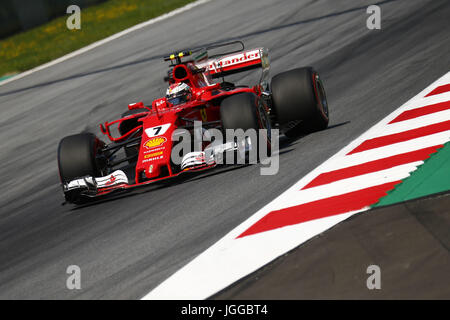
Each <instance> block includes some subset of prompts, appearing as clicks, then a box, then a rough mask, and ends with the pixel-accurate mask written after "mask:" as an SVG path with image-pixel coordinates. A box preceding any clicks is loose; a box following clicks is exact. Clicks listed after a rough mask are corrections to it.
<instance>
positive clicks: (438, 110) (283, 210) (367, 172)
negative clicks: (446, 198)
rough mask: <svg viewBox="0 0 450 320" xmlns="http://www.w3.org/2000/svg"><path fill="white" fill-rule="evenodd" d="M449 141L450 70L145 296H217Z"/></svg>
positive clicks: (374, 197)
mask: <svg viewBox="0 0 450 320" xmlns="http://www.w3.org/2000/svg"><path fill="white" fill-rule="evenodd" d="M448 141H450V72H448V73H447V74H445V75H444V76H442V77H441V78H440V79H438V80H437V81H435V82H434V83H433V84H431V85H430V86H428V87H427V88H425V89H424V90H423V91H422V92H420V93H419V94H418V95H416V96H415V97H413V98H412V99H411V100H409V101H408V102H406V103H405V104H404V105H402V106H401V107H399V108H398V109H397V110H395V111H394V112H392V113H391V114H389V115H388V116H387V117H386V118H384V119H383V120H381V121H380V122H379V123H377V124H376V125H374V126H373V127H372V128H370V129H369V130H368V131H366V132H365V133H364V134H362V135H361V136H360V137H358V138H357V139H355V140H354V141H353V142H351V143H350V144H349V145H347V146H346V147H345V148H343V149H342V150H341V151H339V152H338V153H337V154H335V155H334V156H332V157H331V158H330V159H328V160H327V161H325V162H324V163H323V164H321V165H320V166H319V167H317V168H316V169H314V170H313V171H312V172H310V173H309V174H308V175H306V176H305V177H304V178H302V179H301V180H299V181H298V182H297V183H295V184H294V185H293V186H292V187H290V188H289V189H288V190H286V191H285V192H284V193H282V194H281V195H280V196H279V197H277V198H276V199H274V200H273V201H272V202H270V203H269V204H267V205H266V206H265V207H263V208H262V209H260V210H259V211H258V212H256V213H255V214H254V215H252V216H251V217H250V218H248V219H247V220H246V221H244V222H243V223H242V224H240V225H239V226H237V227H236V228H235V229H233V230H232V231H230V232H229V233H228V234H227V235H226V236H225V237H223V238H222V239H221V240H219V241H218V242H217V243H215V244H214V245H213V246H212V247H210V248H208V249H207V250H206V251H204V252H203V253H201V254H200V255H199V256H198V257H196V258H195V259H194V260H192V261H191V262H190V263H189V264H187V265H186V266H184V267H183V268H182V269H180V270H179V271H177V272H176V273H175V274H173V275H172V276H171V277H169V278H168V279H167V280H165V281H164V282H162V283H161V284H160V285H159V286H158V287H156V288H155V289H154V290H152V291H151V292H149V293H148V294H147V295H145V296H144V297H143V298H142V299H144V300H147V299H156V300H160V299H194V300H195V299H207V298H209V297H211V296H212V295H214V294H215V293H217V292H219V291H221V290H223V289H224V288H227V287H228V286H230V285H231V284H233V283H235V282H236V281H239V279H242V278H243V277H245V276H247V275H249V274H251V273H253V272H255V271H256V270H258V269H260V268H261V267H263V266H264V265H266V264H268V263H269V262H271V261H273V260H274V259H276V258H277V257H279V256H281V255H283V254H285V253H286V252H288V251H290V250H292V249H294V248H296V247H297V246H299V245H301V244H302V243H304V242H305V241H307V240H309V239H311V238H313V237H314V236H316V235H318V234H320V233H322V232H324V231H326V230H327V229H329V228H331V227H333V226H334V225H336V224H338V223H340V222H342V221H344V220H346V219H348V218H349V217H351V216H353V215H354V214H357V213H360V212H363V211H367V210H369V209H370V208H371V207H372V206H373V205H375V204H377V203H378V202H379V201H380V199H381V198H383V197H384V196H386V195H387V193H388V192H390V191H392V190H394V189H395V188H397V187H399V186H401V185H402V182H403V180H404V179H406V178H407V177H409V176H410V175H411V173H412V172H413V171H415V170H416V169H417V168H418V167H420V166H421V165H422V164H423V163H424V161H425V160H426V159H428V158H429V157H430V156H432V155H433V154H434V153H436V152H438V150H439V149H440V148H442V147H443V146H444V144H445V143H446V142H448ZM447 146H448V145H447Z"/></svg>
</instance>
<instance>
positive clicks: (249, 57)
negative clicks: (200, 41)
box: [209, 50, 261, 70]
mask: <svg viewBox="0 0 450 320" xmlns="http://www.w3.org/2000/svg"><path fill="white" fill-rule="evenodd" d="M260 58H261V55H260V52H259V50H253V51H245V52H242V53H240V54H236V55H233V56H229V57H225V58H222V59H220V60H218V61H213V62H211V63H210V65H209V69H210V70H215V69H216V68H224V67H231V66H234V65H237V64H240V63H245V62H250V61H253V60H258V59H260Z"/></svg>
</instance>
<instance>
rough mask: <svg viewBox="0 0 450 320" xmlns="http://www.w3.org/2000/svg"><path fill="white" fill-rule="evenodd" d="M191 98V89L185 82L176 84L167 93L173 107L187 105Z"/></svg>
mask: <svg viewBox="0 0 450 320" xmlns="http://www.w3.org/2000/svg"><path fill="white" fill-rule="evenodd" d="M191 97H192V92H191V88H190V87H189V86H188V85H187V84H186V83H184V82H179V83H174V84H172V85H170V87H169V88H168V89H167V91H166V99H167V101H168V102H169V103H171V104H173V105H177V104H181V103H186V102H187V101H189V100H190V99H191Z"/></svg>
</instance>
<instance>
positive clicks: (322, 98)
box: [316, 74, 328, 118]
mask: <svg viewBox="0 0 450 320" xmlns="http://www.w3.org/2000/svg"><path fill="white" fill-rule="evenodd" d="M316 93H317V101H318V102H319V104H320V106H321V109H322V111H323V113H324V114H325V116H326V117H327V118H328V102H327V96H326V94H325V89H324V87H323V84H322V81H321V80H320V78H319V75H318V74H316Z"/></svg>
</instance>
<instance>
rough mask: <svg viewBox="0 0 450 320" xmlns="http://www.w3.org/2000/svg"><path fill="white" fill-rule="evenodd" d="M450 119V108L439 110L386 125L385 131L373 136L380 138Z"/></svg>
mask: <svg viewBox="0 0 450 320" xmlns="http://www.w3.org/2000/svg"><path fill="white" fill-rule="evenodd" d="M448 120H450V109H449V110H444V111H439V112H435V113H431V114H427V115H424V116H421V117H417V118H413V119H409V120H405V121H400V122H394V123H392V124H388V125H386V127H385V128H384V130H383V132H381V134H380V133H378V134H377V135H375V136H373V137H372V138H378V137H384V136H388V135H391V134H396V133H400V132H404V131H408V130H413V129H418V128H421V127H424V126H429V125H432V124H436V123H439V122H444V121H448Z"/></svg>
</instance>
